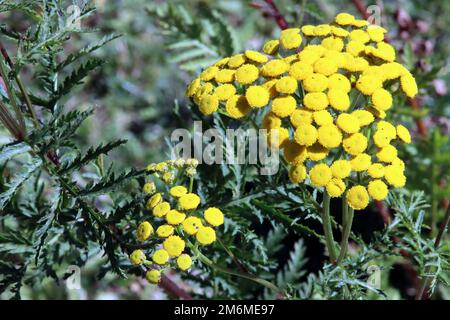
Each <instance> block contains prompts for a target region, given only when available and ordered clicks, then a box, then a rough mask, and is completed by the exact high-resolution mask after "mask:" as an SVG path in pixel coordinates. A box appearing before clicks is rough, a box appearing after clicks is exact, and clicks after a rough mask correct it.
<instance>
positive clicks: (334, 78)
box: [328, 73, 352, 93]
mask: <svg viewBox="0 0 450 320" xmlns="http://www.w3.org/2000/svg"><path fill="white" fill-rule="evenodd" d="M351 88H352V86H351V84H350V81H349V80H348V79H347V77H346V76H344V75H342V74H340V73H335V74H332V75H331V76H329V77H328V89H338V90H341V91H344V92H345V93H348V92H349V91H350V90H351Z"/></svg>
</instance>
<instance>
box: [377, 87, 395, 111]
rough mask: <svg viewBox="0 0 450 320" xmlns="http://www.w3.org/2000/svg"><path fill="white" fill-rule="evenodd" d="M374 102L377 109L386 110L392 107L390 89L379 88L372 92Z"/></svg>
mask: <svg viewBox="0 0 450 320" xmlns="http://www.w3.org/2000/svg"><path fill="white" fill-rule="evenodd" d="M372 103H373V107H374V108H375V109H378V110H383V111H386V110H388V109H390V108H391V107H392V95H391V94H390V93H389V91H387V90H385V89H382V88H379V89H377V90H375V91H374V93H373V94H372Z"/></svg>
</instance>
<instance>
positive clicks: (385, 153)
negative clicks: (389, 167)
mask: <svg viewBox="0 0 450 320" xmlns="http://www.w3.org/2000/svg"><path fill="white" fill-rule="evenodd" d="M396 157H397V149H395V147H394V146H391V145H387V146H385V147H383V148H381V149H379V150H378V152H377V158H378V160H380V161H381V162H392V161H393V160H394V159H395V158H396Z"/></svg>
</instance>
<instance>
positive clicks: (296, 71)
mask: <svg viewBox="0 0 450 320" xmlns="http://www.w3.org/2000/svg"><path fill="white" fill-rule="evenodd" d="M313 72H314V71H313V67H312V66H311V65H310V64H308V63H306V62H304V61H298V62H295V63H293V64H292V65H291V68H290V69H289V75H290V76H291V77H293V78H294V79H296V80H304V79H306V78H308V77H309V76H311V75H312V74H313Z"/></svg>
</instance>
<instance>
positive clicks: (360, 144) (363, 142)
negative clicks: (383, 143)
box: [342, 132, 367, 156]
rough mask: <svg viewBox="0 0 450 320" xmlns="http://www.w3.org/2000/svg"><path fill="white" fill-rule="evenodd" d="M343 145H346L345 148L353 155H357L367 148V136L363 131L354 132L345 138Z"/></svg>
mask: <svg viewBox="0 0 450 320" xmlns="http://www.w3.org/2000/svg"><path fill="white" fill-rule="evenodd" d="M342 145H343V146H344V150H345V151H346V152H347V153H348V154H351V155H352V156H356V155H358V154H360V153H361V152H364V150H366V148H367V138H366V137H364V136H363V135H362V134H361V133H359V132H358V133H353V134H351V135H350V136H348V137H347V138H345V139H344V140H343V143H342Z"/></svg>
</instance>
